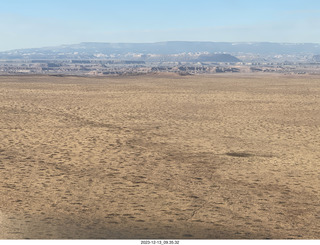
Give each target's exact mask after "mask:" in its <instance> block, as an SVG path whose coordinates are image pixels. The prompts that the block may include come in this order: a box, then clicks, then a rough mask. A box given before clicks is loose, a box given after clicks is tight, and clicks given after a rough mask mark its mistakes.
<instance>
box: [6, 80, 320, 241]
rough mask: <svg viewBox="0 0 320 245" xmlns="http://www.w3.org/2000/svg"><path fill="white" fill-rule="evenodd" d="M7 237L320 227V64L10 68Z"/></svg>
mask: <svg viewBox="0 0 320 245" xmlns="http://www.w3.org/2000/svg"><path fill="white" fill-rule="evenodd" d="M0 180H1V182H0V239H320V195H319V194H320V193H319V192H320V77H319V76H312V75H294V76H293V75H292V76H291V75H281V74H278V75H272V74H268V75H253V74H236V75H231V74H230V75H227V74H226V75H201V76H178V75H166V74H155V75H144V76H120V77H76V76H60V77H59V76H1V77H0Z"/></svg>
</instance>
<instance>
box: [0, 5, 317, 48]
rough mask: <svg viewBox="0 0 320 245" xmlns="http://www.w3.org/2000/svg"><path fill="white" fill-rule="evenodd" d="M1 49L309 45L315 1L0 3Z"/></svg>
mask: <svg viewBox="0 0 320 245" xmlns="http://www.w3.org/2000/svg"><path fill="white" fill-rule="evenodd" d="M0 33H1V38H0V51H3V50H9V49H18V48H32V47H44V46H54V45H61V44H73V43H80V42H159V41H213V42H221V41H226V42H261V41H266V42H293V43H295V42H315V43H320V1H319V0H266V1H259V0H251V1H249V0H238V1H236V0H219V1H216V0H211V1H209V0H194V1H189V0H181V1H180V0H163V1H160V0H159V1H152V0H149V1H143V0H135V1H128V0H115V1H108V0H104V1H103V0H90V1H84V0H63V1H62V0H51V1H45V0H41V1H40V0H0Z"/></svg>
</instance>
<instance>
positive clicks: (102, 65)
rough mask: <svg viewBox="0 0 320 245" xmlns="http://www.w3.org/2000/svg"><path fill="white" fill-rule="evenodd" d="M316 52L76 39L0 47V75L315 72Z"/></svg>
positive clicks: (319, 58) (317, 48)
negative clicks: (51, 44)
mask: <svg viewBox="0 0 320 245" xmlns="http://www.w3.org/2000/svg"><path fill="white" fill-rule="evenodd" d="M319 54H320V45H318V44H277V43H238V44H234V43H204V42H203V43H202V42H165V43H153V44H108V43H82V44H78V45H64V46H59V47H49V48H39V49H20V50H12V51H6V52H0V75H17V74H21V75H23V74H43V75H79V76H117V75H137V74H150V73H159V72H170V73H177V74H180V75H196V74H215V73H283V74H320V55H319Z"/></svg>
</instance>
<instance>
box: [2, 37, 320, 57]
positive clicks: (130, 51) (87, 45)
mask: <svg viewBox="0 0 320 245" xmlns="http://www.w3.org/2000/svg"><path fill="white" fill-rule="evenodd" d="M190 53H191V54H192V55H190ZM197 54H198V56H197ZM221 54H224V55H221ZM246 54H247V55H248V54H253V55H261V56H272V55H287V56H288V55H293V56H297V55H309V56H310V55H319V54H320V44H316V43H271V42H254V43H231V42H184V41H171V42H157V43H98V42H84V43H80V44H74V45H61V46H56V47H44V48H31V49H17V50H10V51H5V52H0V59H2V60H12V59H112V58H113V59H127V60H147V61H148V60H150V61H153V60H156V61H158V60H166V59H167V60H169V61H171V60H179V57H180V58H181V57H183V58H181V59H182V60H197V59H198V60H199V61H220V60H221V62H237V61H240V60H239V57H240V56H243V55H246ZM188 55H189V56H190V57H189V58H188V57H187V56H188ZM217 55H218V56H217ZM219 55H220V56H219ZM226 55H228V56H226ZM237 57H238V58H237ZM240 59H241V58H240Z"/></svg>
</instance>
